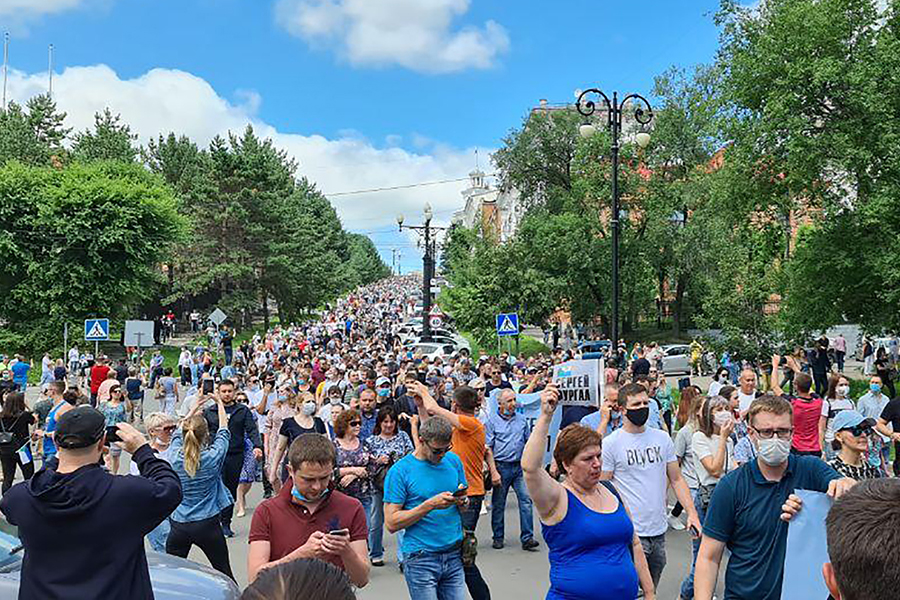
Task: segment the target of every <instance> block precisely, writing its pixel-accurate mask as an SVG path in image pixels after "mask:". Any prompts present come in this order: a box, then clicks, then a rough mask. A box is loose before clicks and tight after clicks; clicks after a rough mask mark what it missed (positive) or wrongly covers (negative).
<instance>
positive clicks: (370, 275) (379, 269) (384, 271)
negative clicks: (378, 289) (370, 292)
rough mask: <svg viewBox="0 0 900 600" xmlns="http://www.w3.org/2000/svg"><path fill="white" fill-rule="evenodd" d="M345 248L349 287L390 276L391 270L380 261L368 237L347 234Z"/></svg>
mask: <svg viewBox="0 0 900 600" xmlns="http://www.w3.org/2000/svg"><path fill="white" fill-rule="evenodd" d="M347 247H348V250H349V252H350V261H349V262H348V263H347V268H348V270H349V275H348V280H347V283H348V284H349V285H350V286H352V287H358V286H361V285H368V284H370V283H374V282H376V281H378V280H379V279H384V278H385V277H389V276H390V274H391V268H390V267H389V266H387V265H386V264H385V263H384V261H383V260H381V256H379V254H378V250H377V249H376V248H375V244H373V243H372V240H370V239H369V238H368V237H366V236H364V235H361V234H359V233H350V234H347Z"/></svg>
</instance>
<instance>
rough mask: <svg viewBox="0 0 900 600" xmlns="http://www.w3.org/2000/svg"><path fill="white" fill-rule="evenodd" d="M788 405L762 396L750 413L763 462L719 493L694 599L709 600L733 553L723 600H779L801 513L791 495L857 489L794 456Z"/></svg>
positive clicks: (812, 460)
mask: <svg viewBox="0 0 900 600" xmlns="http://www.w3.org/2000/svg"><path fill="white" fill-rule="evenodd" d="M791 413H792V410H791V405H790V403H789V402H788V401H787V400H785V399H783V398H780V397H776V396H772V395H768V394H767V395H763V396H760V397H759V398H757V399H756V400H754V401H753V404H751V406H750V410H749V412H748V413H747V423H748V424H749V434H750V439H751V440H752V442H753V445H754V446H755V447H756V450H757V453H758V457H757V459H756V460H753V461H750V462H748V463H746V464H745V465H743V466H742V467H740V468H739V469H737V470H735V471H732V472H731V473H728V474H727V475H725V477H723V478H722V479H721V481H719V483H718V485H716V488H715V492H713V495H712V499H711V501H710V504H709V507H708V508H707V510H706V521H705V522H704V523H703V541H702V542H701V544H700V552H699V554H698V555H697V567H696V573H695V575H694V599H695V600H711V598H712V596H713V591H714V588H715V585H716V575H717V574H718V572H719V563H720V562H721V560H722V554H723V553H724V550H725V548H726V547H727V548H728V549H729V550H730V551H731V558H729V559H728V567H727V569H726V571H725V596H724V600H779V599H780V598H781V582H782V579H783V577H784V555H785V550H786V547H787V531H788V524H787V523H786V522H785V521H789V520H790V519H791V517H792V516H793V515H794V514H796V512H797V511H798V510H800V499H799V498H798V497H797V496H796V495H794V490H797V489H803V490H812V491H817V492H827V493H828V495H829V496H832V497H834V498H837V497H839V496H841V495H842V494H843V493H844V492H846V491H847V490H849V489H850V488H851V487H853V485H854V484H855V483H856V482H855V481H853V480H852V479H848V478H841V476H840V475H839V474H838V472H837V471H835V470H834V469H832V468H831V467H829V466H828V465H826V464H825V463H824V462H822V460H821V459H819V458H818V457H812V456H792V455H791V454H790V451H791V437H792V435H793V427H792V425H791V420H792V414H791Z"/></svg>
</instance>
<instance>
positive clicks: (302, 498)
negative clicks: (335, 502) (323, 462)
mask: <svg viewBox="0 0 900 600" xmlns="http://www.w3.org/2000/svg"><path fill="white" fill-rule="evenodd" d="M329 492H331V490H330V489H328V488H325V491H324V492H322V495H321V496H319V497H318V498H315V499H312V500H310V499H309V498H307V497H306V496H304V495H303V494H301V493H300V492H299V491H298V490H297V486H293V487H292V488H291V496H293V497H294V498H296V499H297V500H299V501H300V502H309V503H312V502H318V501H319V500H324V499H325V497H326V496H327V495H328V494H329Z"/></svg>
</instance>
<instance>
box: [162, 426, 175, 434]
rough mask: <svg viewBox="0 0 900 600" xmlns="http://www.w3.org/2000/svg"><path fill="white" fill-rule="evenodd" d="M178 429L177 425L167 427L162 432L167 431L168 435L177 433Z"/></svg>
mask: <svg viewBox="0 0 900 600" xmlns="http://www.w3.org/2000/svg"><path fill="white" fill-rule="evenodd" d="M177 428H178V427H177V426H176V425H166V426H165V427H163V428H162V430H163V431H165V432H167V433H172V432H173V431H175V430H176V429H177Z"/></svg>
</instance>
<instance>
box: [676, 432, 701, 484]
mask: <svg viewBox="0 0 900 600" xmlns="http://www.w3.org/2000/svg"><path fill="white" fill-rule="evenodd" d="M693 435H694V426H693V425H692V424H691V423H685V425H684V427H682V428H681V429H679V430H678V433H677V434H676V435H675V456H677V457H678V459H679V460H680V461H681V476H682V477H684V481H685V483H687V485H688V487H689V488H691V489H692V490H696V489H697V488H698V487H700V481H699V480H698V479H697V472H696V471H695V470H694V451H693V450H692V449H691V438H692V437H693Z"/></svg>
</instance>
